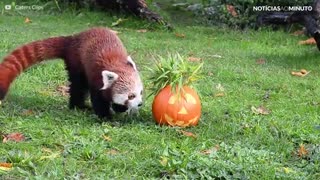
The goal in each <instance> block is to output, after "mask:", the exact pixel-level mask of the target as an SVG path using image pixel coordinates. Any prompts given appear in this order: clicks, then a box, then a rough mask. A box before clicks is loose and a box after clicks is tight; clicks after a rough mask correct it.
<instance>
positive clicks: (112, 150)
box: [106, 149, 120, 155]
mask: <svg viewBox="0 0 320 180" xmlns="http://www.w3.org/2000/svg"><path fill="white" fill-rule="evenodd" d="M106 153H107V154H109V155H117V154H119V153H120V152H119V151H118V150H115V149H111V150H109V151H107V152H106Z"/></svg>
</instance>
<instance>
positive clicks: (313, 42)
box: [299, 38, 317, 45]
mask: <svg viewBox="0 0 320 180" xmlns="http://www.w3.org/2000/svg"><path fill="white" fill-rule="evenodd" d="M299 44H300V45H312V44H317V42H316V40H315V39H314V38H309V39H307V40H305V41H299Z"/></svg>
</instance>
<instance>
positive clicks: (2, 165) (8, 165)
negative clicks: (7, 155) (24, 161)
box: [0, 163, 12, 168]
mask: <svg viewBox="0 0 320 180" xmlns="http://www.w3.org/2000/svg"><path fill="white" fill-rule="evenodd" d="M0 167H6V168H12V163H0Z"/></svg>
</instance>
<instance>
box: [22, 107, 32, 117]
mask: <svg viewBox="0 0 320 180" xmlns="http://www.w3.org/2000/svg"><path fill="white" fill-rule="evenodd" d="M33 114H34V112H33V111H32V110H31V109H28V110H23V111H22V113H21V115H22V116H30V115H33Z"/></svg>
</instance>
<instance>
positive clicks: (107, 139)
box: [102, 135, 112, 141]
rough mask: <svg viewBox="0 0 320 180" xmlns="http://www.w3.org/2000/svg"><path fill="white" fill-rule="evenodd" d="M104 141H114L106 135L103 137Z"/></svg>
mask: <svg viewBox="0 0 320 180" xmlns="http://www.w3.org/2000/svg"><path fill="white" fill-rule="evenodd" d="M102 137H103V139H104V140H106V141H112V139H111V137H109V136H106V135H102Z"/></svg>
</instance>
